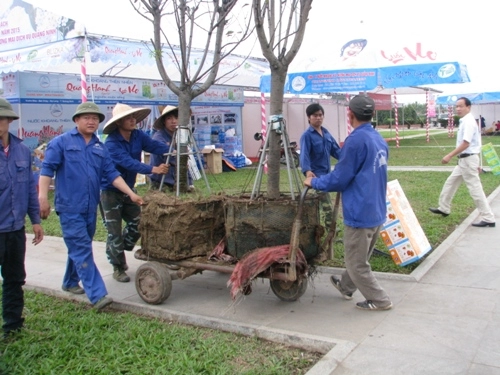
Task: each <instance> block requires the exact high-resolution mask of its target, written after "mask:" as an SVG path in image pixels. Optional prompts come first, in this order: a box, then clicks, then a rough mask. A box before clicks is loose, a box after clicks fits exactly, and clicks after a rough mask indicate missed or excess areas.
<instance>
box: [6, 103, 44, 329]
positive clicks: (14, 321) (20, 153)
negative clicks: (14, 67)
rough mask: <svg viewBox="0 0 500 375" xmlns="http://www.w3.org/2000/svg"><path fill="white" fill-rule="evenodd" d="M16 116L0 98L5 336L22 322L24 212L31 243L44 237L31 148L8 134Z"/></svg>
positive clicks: (24, 245) (24, 244)
mask: <svg viewBox="0 0 500 375" xmlns="http://www.w3.org/2000/svg"><path fill="white" fill-rule="evenodd" d="M17 119H19V116H18V115H16V113H15V112H14V111H13V110H12V106H11V105H10V103H9V102H8V101H7V100H5V99H3V98H0V207H1V209H0V266H1V269H2V278H3V285H2V289H3V293H2V318H3V326H2V329H3V332H4V337H8V336H9V335H10V334H11V333H13V332H16V331H19V330H21V328H22V327H23V323H24V318H23V317H22V314H23V308H24V293H23V285H24V283H25V281H26V270H25V267H24V260H25V256H26V234H25V229H24V225H25V218H26V215H28V216H29V218H30V221H31V224H32V226H33V233H34V234H35V237H34V238H33V244H34V245H38V244H39V243H40V242H41V241H42V239H43V229H42V227H41V225H40V207H39V205H38V199H37V191H36V186H35V180H34V178H33V172H32V170H31V151H30V150H29V148H28V147H26V146H25V145H24V144H23V143H22V140H21V139H19V138H17V137H16V136H14V135H13V134H11V133H9V125H10V123H11V122H12V121H13V120H17Z"/></svg>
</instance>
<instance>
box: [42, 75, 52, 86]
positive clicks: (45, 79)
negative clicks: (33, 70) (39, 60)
mask: <svg viewBox="0 0 500 375" xmlns="http://www.w3.org/2000/svg"><path fill="white" fill-rule="evenodd" d="M40 86H41V87H43V88H44V89H45V88H47V87H49V86H50V78H49V76H41V77H40Z"/></svg>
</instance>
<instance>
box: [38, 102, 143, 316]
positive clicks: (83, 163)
mask: <svg viewBox="0 0 500 375" xmlns="http://www.w3.org/2000/svg"><path fill="white" fill-rule="evenodd" d="M103 120H104V114H103V113H101V111H100V110H99V107H98V106H97V105H95V104H94V103H91V102H86V103H82V104H80V105H79V106H78V107H77V108H76V112H75V114H74V115H73V121H74V122H75V123H76V127H75V128H73V129H72V130H70V131H68V132H66V133H64V134H61V135H59V136H57V137H55V138H54V139H52V140H51V141H50V142H49V144H48V145H47V150H46V151H45V158H44V160H43V163H42V170H41V172H40V183H39V185H40V186H39V189H40V192H39V195H38V200H39V202H40V215H41V217H42V219H45V218H47V217H48V216H49V214H50V204H49V200H48V191H49V185H50V182H51V180H52V178H53V177H54V176H56V179H55V199H54V202H55V211H56V213H57V215H58V216H59V221H60V223H61V228H62V233H63V238H64V242H65V243H66V247H67V248H68V261H67V263H66V272H65V274H64V277H63V285H62V289H63V290H64V291H67V292H69V293H73V294H83V293H86V294H87V297H88V298H89V300H90V302H91V303H92V304H93V305H94V308H95V309H96V310H97V311H100V310H102V309H103V308H104V307H106V306H108V305H109V304H111V303H112V302H113V300H112V299H111V298H110V297H108V296H107V294H108V292H107V289H106V285H105V284H104V281H103V279H102V276H101V274H100V272H99V269H98V268H97V266H96V264H95V262H94V257H93V255H92V239H93V237H94V233H95V229H96V219H97V205H98V203H99V200H100V187H101V181H102V180H103V179H106V180H107V181H108V182H109V183H110V184H113V186H114V187H116V188H117V189H119V190H120V191H121V192H122V193H123V194H127V195H128V196H129V197H130V200H131V201H132V202H134V203H135V204H138V205H142V204H143V203H144V201H143V200H142V198H141V197H140V196H138V195H137V194H136V193H135V192H134V191H133V190H132V189H130V187H129V186H128V185H127V183H126V182H125V181H124V180H123V178H122V177H121V176H120V172H118V171H117V170H116V168H115V166H114V164H113V161H112V160H111V158H110V156H109V152H108V150H107V148H106V146H104V144H103V143H102V142H101V141H100V140H99V138H97V136H96V135H95V132H96V131H97V128H98V127H99V123H101V122H102V121H103ZM80 281H81V282H82V285H83V288H82V287H81V286H80V285H79V282H80Z"/></svg>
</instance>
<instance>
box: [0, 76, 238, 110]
mask: <svg viewBox="0 0 500 375" xmlns="http://www.w3.org/2000/svg"><path fill="white" fill-rule="evenodd" d="M2 82H3V86H4V96H5V97H6V98H7V99H9V100H11V99H14V100H13V101H14V102H16V101H20V102H21V103H45V104H79V103H80V102H81V81H80V76H77V75H70V74H44V73H32V72H17V73H9V74H5V75H3V76H2ZM87 85H88V93H87V97H88V98H93V100H94V102H95V103H97V104H112V105H114V104H116V103H118V102H120V103H127V104H130V105H132V104H137V105H140V104H148V105H153V104H156V105H164V104H177V102H178V97H177V95H175V94H174V93H173V92H172V91H171V90H170V89H169V88H168V87H167V85H166V84H165V83H164V82H162V81H155V80H139V79H128V78H113V77H89V79H88V80H87ZM192 103H193V105H207V104H210V105H225V106H231V105H234V106H243V104H244V96H243V88H238V87H232V86H216V85H214V86H212V87H210V88H209V89H208V90H207V91H205V92H204V93H203V94H201V95H200V96H198V97H196V98H195V99H194V100H193V102H192Z"/></svg>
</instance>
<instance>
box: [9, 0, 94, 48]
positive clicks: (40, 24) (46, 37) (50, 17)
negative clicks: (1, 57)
mask: <svg viewBox="0 0 500 375" xmlns="http://www.w3.org/2000/svg"><path fill="white" fill-rule="evenodd" d="M84 30H85V28H84V27H83V25H79V24H78V23H76V22H75V21H74V20H72V19H69V18H66V17H61V16H58V15H56V14H54V13H51V12H49V11H46V10H44V9H41V8H37V7H35V6H33V5H32V4H29V3H27V2H25V1H22V0H15V1H11V5H10V7H9V8H7V9H5V10H3V9H2V10H1V13H0V52H2V51H9V50H14V49H16V50H17V49H20V48H25V47H31V46H37V45H41V44H46V43H52V42H57V41H61V40H64V39H69V38H74V37H77V36H81V35H83V34H84Z"/></svg>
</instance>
